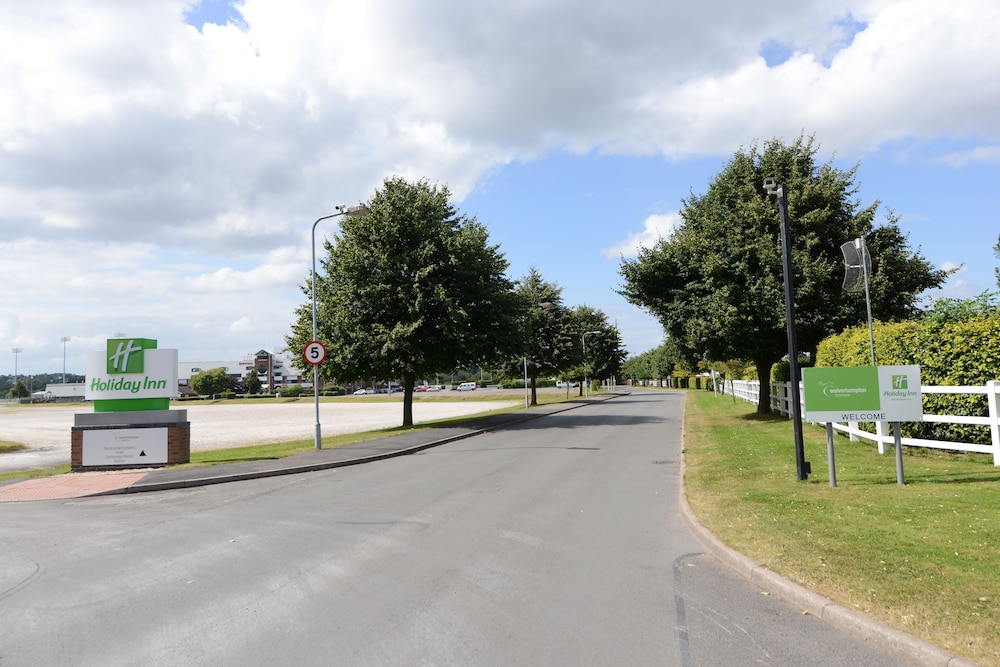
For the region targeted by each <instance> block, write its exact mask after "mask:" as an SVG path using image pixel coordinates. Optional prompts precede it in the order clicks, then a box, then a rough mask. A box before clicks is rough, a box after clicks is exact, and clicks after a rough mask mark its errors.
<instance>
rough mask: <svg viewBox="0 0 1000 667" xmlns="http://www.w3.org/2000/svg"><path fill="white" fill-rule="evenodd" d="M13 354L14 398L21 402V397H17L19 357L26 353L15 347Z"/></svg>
mask: <svg viewBox="0 0 1000 667" xmlns="http://www.w3.org/2000/svg"><path fill="white" fill-rule="evenodd" d="M11 352H13V353H14V398H16V399H18V402H20V400H21V397H20V396H18V395H17V355H19V354H21V353H22V352H24V350H23V349H21V348H19V347H15V348H14V349H12V350H11Z"/></svg>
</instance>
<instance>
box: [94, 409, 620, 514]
mask: <svg viewBox="0 0 1000 667" xmlns="http://www.w3.org/2000/svg"><path fill="white" fill-rule="evenodd" d="M626 395H628V392H620V393H614V394H606V395H602V396H597V397H594V398H591V399H586V400H581V401H573V402H572V403H568V404H567V403H559V404H556V405H554V406H552V407H545V408H541V409H538V408H536V409H535V411H532V412H525V413H520V412H519V413H515V415H513V416H512V418H510V419H504V420H502V421H500V422H499V423H497V424H496V425H492V426H485V427H482V428H474V429H471V430H469V431H467V432H464V433H460V434H456V435H451V436H448V437H445V438H439V439H437V440H433V441H431V442H425V443H421V444H419V445H413V446H410V447H405V448H401V449H397V450H392V451H388V452H383V453H381V454H372V455H368V456H359V457H356V458H351V459H342V460H339V461H324V462H322V463H310V464H298V465H296V464H292V465H286V466H279V467H276V468H272V469H269V470H253V471H248V472H228V473H223V474H218V475H207V476H205V477H196V478H190V479H178V480H169V481H164V482H151V483H146V484H143V483H138V484H133V485H131V486H127V487H123V488H120V489H111V490H108V491H102V492H99V493H94V494H91V495H90V496H89V497H94V496H113V495H122V494H126V493H145V492H147V491H168V490H171V489H183V488H192V487H198V486H209V485H212V484H224V483H227V482H239V481H246V480H250V479H262V478H265V477H277V476H280V475H295V474H300V473H307V472H316V471H319V470H330V469H333V468H343V467H346V466H354V465H360V464H363V463H372V462H375V461H382V460H385V459H390V458H395V457H397V456H406V455H409V454H415V453H417V452H421V451H424V450H426V449H431V448H433V447H438V446H440V445H444V444H447V443H449V442H456V441H458V440H464V439H466V438H471V437H474V436H477V435H481V434H483V433H488V432H490V431H496V430H500V429H503V428H507V427H510V426H515V425H517V424H522V423H524V422H528V421H531V420H534V419H539V418H541V417H547V416H549V415H554V414H558V413H560V412H566V411H569V410H575V409H577V408H581V407H583V406H585V405H589V404H590V403H594V402H598V401H606V400H610V399H612V398H616V397H618V396H626ZM286 461H287V459H286Z"/></svg>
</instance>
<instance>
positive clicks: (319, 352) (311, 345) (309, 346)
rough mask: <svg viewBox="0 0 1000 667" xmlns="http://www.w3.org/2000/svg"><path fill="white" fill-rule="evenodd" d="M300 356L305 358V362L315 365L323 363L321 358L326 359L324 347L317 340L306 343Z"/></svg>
mask: <svg viewBox="0 0 1000 667" xmlns="http://www.w3.org/2000/svg"><path fill="white" fill-rule="evenodd" d="M302 356H303V357H304V358H305V360H306V363H307V364H312V365H313V366H316V365H318V364H321V363H323V360H324V359H326V348H325V347H324V346H323V343H321V342H319V341H318V340H314V341H310V342H308V343H306V346H305V349H303V350H302Z"/></svg>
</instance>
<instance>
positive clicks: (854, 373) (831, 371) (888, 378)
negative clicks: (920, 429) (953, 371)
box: [802, 366, 924, 422]
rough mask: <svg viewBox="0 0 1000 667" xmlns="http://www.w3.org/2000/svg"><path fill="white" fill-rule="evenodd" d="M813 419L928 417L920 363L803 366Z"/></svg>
mask: <svg viewBox="0 0 1000 667" xmlns="http://www.w3.org/2000/svg"><path fill="white" fill-rule="evenodd" d="M802 387H803V393H804V400H805V408H806V409H805V413H806V414H805V418H806V419H807V420H809V421H812V422H912V421H922V420H923V418H924V410H923V403H922V401H921V393H920V366H840V367H834V368H803V369H802Z"/></svg>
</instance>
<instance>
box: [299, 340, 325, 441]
mask: <svg viewBox="0 0 1000 667" xmlns="http://www.w3.org/2000/svg"><path fill="white" fill-rule="evenodd" d="M302 358H303V359H305V360H306V363H307V364H309V365H310V366H312V367H313V400H314V401H315V402H316V437H315V443H314V444H315V446H316V449H323V435H322V427H321V426H320V425H319V365H320V364H321V363H323V360H324V359H326V346H325V345H323V343H321V342H319V341H318V340H311V341H309V342H308V343H306V346H305V347H304V348H302Z"/></svg>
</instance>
